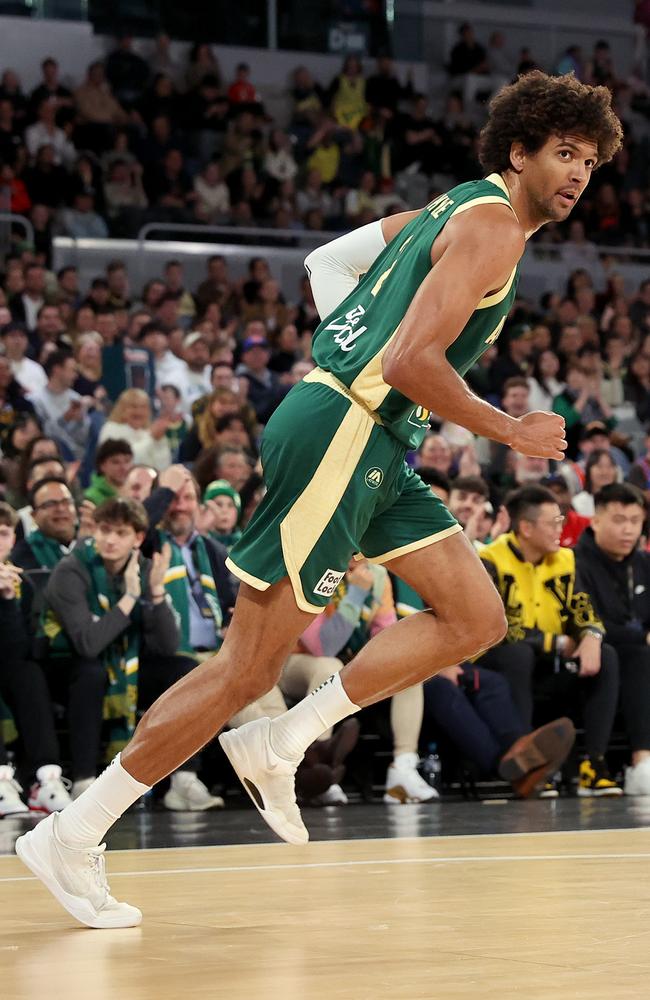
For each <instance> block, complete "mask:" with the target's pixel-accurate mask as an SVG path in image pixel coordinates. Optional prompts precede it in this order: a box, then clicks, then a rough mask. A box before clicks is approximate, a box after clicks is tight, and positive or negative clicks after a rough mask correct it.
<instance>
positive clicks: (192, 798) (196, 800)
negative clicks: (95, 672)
mask: <svg viewBox="0 0 650 1000" xmlns="http://www.w3.org/2000/svg"><path fill="white" fill-rule="evenodd" d="M199 513H200V511H199V495H198V492H197V486H196V483H195V482H193V481H192V480H191V479H189V480H188V481H187V482H186V483H185V485H184V486H183V488H182V489H181V490H179V492H178V493H177V495H176V497H175V499H174V500H173V502H172V504H171V506H170V507H169V509H168V511H167V514H166V516H165V519H164V521H163V525H162V532H161V534H160V540H161V542H165V541H166V542H167V543H168V544H169V545H170V548H171V560H170V573H169V577H168V580H167V582H166V590H167V594H168V600H169V601H170V603H171V606H172V607H173V609H174V612H175V614H176V616H177V618H178V620H179V623H180V633H181V634H180V643H179V647H178V653H177V655H176V656H175V657H174V658H173V661H169V662H168V663H167V664H163V669H166V670H167V671H168V673H169V677H168V683H166V684H165V686H169V684H171V683H173V682H174V681H175V680H176V679H178V678H179V677H182V676H184V675H185V674H187V673H188V672H189V671H190V670H192V669H193V668H194V667H195V666H196V665H197V663H201V662H202V661H203V660H205V659H207V658H208V657H209V656H212V655H213V654H214V652H215V650H216V649H218V648H219V646H220V645H221V629H222V623H223V621H228V619H229V615H230V611H231V608H232V605H233V604H234V594H233V591H232V586H231V582H230V577H229V574H228V572H227V570H226V567H225V559H226V550H225V549H224V548H223V546H221V545H219V544H218V543H216V542H214V541H212V540H211V539H209V538H203V537H202V536H201V535H200V534H199V533H198V531H197V523H198V517H199ZM157 669H158V670H159V669H160V664H157ZM198 769H199V759H198V758H197V757H195V758H193V759H192V760H190V761H187V762H186V763H185V764H184V765H183V768H182V769H181V770H180V771H179V772H177V774H175V775H174V776H172V781H171V787H170V790H169V792H168V793H167V795H166V796H165V800H164V801H165V806H166V807H167V808H168V809H173V810H176V809H181V810H182V809H192V810H204V809H211V808H214V807H215V806H223V799H220V798H215V797H212V796H210V795H209V793H208V790H207V788H205V786H204V785H203V784H202V783H201V782H200V781H199V779H198V776H197V771H198Z"/></svg>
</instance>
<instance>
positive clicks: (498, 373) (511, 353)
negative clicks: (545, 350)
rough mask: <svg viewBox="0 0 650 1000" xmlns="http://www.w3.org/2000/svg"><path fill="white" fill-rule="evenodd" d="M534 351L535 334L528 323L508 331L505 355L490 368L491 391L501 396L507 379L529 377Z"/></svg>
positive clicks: (520, 324)
mask: <svg viewBox="0 0 650 1000" xmlns="http://www.w3.org/2000/svg"><path fill="white" fill-rule="evenodd" d="M532 350H533V332H532V329H531V327H530V326H529V325H528V324H527V323H517V324H515V325H514V326H511V327H510V329H508V330H506V347H505V353H503V354H502V355H500V357H498V358H497V360H496V361H495V362H494V364H493V365H492V367H491V368H490V380H491V383H490V389H491V391H492V392H493V393H494V394H495V395H497V396H500V395H501V391H502V389H503V384H504V382H505V381H506V379H509V378H513V377H514V376H516V375H517V376H523V377H524V378H525V377H526V376H527V375H528V372H529V368H530V360H529V359H530V356H531V354H532Z"/></svg>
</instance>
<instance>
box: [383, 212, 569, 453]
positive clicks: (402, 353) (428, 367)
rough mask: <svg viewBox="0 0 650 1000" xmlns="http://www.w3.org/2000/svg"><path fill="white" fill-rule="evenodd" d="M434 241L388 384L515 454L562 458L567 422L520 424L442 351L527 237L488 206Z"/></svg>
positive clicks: (388, 361) (393, 353) (527, 420)
mask: <svg viewBox="0 0 650 1000" xmlns="http://www.w3.org/2000/svg"><path fill="white" fill-rule="evenodd" d="M443 237H444V238H443V240H441V241H436V244H435V246H434V250H433V254H434V256H433V258H432V259H433V262H434V266H433V268H432V270H431V272H430V273H429V275H428V276H427V278H425V280H424V281H423V282H422V284H421V286H420V288H419V290H418V292H417V294H416V295H415V297H414V299H413V302H412V303H411V305H410V307H409V309H408V310H407V312H406V315H405V316H404V320H403V322H402V324H401V326H400V328H399V332H398V333H397V335H396V337H395V338H394V340H393V341H392V342H391V343H390V345H389V346H388V349H387V350H386V353H385V355H384V360H383V375H384V378H385V380H386V381H387V382H388V383H389V384H390V385H392V386H393V387H394V388H395V389H398V390H399V391H400V392H401V393H403V394H404V395H405V396H407V397H408V398H409V399H412V400H414V401H415V402H417V403H419V404H421V405H422V406H424V407H426V408H427V409H429V410H432V411H433V412H434V413H436V414H437V415H438V416H439V417H442V418H443V419H446V420H453V421H454V422H455V423H458V424H462V426H463V427H467V428H468V430H471V431H472V432H473V433H475V434H481V435H483V436H484V437H488V438H492V439H493V440H494V441H500V442H502V443H503V444H508V445H510V446H511V447H512V448H514V449H515V450H516V451H521V452H523V453H524V454H526V455H534V456H537V457H541V458H554V459H561V458H563V457H564V449H565V447H566V444H565V438H564V421H563V419H562V418H561V417H559V416H558V415H557V414H549V413H530V414H527V415H526V416H525V417H521V418H519V419H517V418H513V417H509V416H508V415H507V414H506V413H503V412H502V411H501V410H497V409H496V408H495V407H494V406H491V405H490V404H489V403H487V402H485V400H483V399H480V398H479V397H478V396H476V395H474V393H473V392H472V391H471V390H470V389H469V387H468V385H467V383H466V382H465V381H464V380H463V379H462V378H461V377H460V375H458V374H457V372H456V371H455V370H454V369H453V368H452V366H451V365H450V364H449V362H448V361H447V359H446V351H447V349H448V348H449V347H450V345H451V344H453V342H454V341H455V340H456V338H457V337H458V336H459V334H460V333H461V331H462V330H463V329H464V327H465V326H466V324H467V323H468V321H469V319H470V317H471V315H472V313H473V312H474V311H475V309H476V307H477V305H478V303H479V302H480V301H481V299H483V298H485V296H487V295H489V294H490V293H494V292H496V291H498V290H499V289H501V288H502V287H503V286H504V285H505V284H506V282H507V281H508V280H509V278H510V275H511V274H512V271H513V268H514V267H516V265H517V263H518V261H519V259H520V258H521V256H522V254H523V251H524V246H525V238H524V233H523V230H522V228H521V226H520V225H519V223H518V222H517V220H516V219H515V217H514V215H513V214H512V212H511V211H510V209H509V208H507V207H506V206H504V207H501V206H500V205H496V206H495V205H486V206H484V207H477V208H475V209H472V211H470V212H465V213H463V214H462V215H459V216H457V217H456V218H455V219H452V220H451V221H450V222H449V224H448V226H447V227H445V231H444V234H443Z"/></svg>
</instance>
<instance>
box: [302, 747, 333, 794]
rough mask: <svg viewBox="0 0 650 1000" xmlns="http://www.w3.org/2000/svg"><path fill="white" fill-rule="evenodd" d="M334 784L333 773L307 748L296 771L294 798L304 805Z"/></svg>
mask: <svg viewBox="0 0 650 1000" xmlns="http://www.w3.org/2000/svg"><path fill="white" fill-rule="evenodd" d="M333 783H334V772H333V770H332V768H331V767H330V766H329V765H328V764H323V763H322V762H321V761H320V760H319V759H318V756H317V754H316V753H315V751H314V747H313V745H312V746H310V747H308V748H307V751H306V753H305V759H304V760H303V761H302V763H301V764H300V765H299V767H298V770H297V771H296V798H297V799H298V801H299V802H300V803H301V804H303V805H306V804H307V803H310V802H312V801H314V800H315V799H317V798H318V796H319V795H322V794H323V792H326V791H327V789H328V788H329V787H330V785H332V784H333Z"/></svg>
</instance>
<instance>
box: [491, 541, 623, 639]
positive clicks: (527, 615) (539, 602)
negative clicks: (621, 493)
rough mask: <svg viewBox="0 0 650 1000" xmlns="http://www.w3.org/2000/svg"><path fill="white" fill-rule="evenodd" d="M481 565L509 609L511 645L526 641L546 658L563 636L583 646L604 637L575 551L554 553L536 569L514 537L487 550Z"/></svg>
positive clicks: (508, 636) (497, 542)
mask: <svg viewBox="0 0 650 1000" xmlns="http://www.w3.org/2000/svg"><path fill="white" fill-rule="evenodd" d="M481 559H482V560H483V563H484V565H485V568H486V569H487V571H488V572H489V574H490V576H491V577H492V579H493V580H494V583H495V584H496V587H497V589H498V591H499V593H500V594H501V598H502V600H503V603H504V606H505V609H506V617H507V619H508V634H507V637H506V640H505V641H506V642H519V641H521V640H525V641H526V642H529V643H531V644H533V645H534V646H536V647H537V649H538V650H539V651H540V652H544V653H554V652H555V640H556V638H557V636H559V635H570V636H571V638H573V639H575V640H576V641H579V640H580V638H581V637H582V635H583V634H584V632H585V631H586V630H591V631H592V632H600V633H601V634H602V633H604V631H605V629H604V627H603V624H602V622H601V621H600V619H599V618H598V615H597V614H596V612H595V611H594V608H593V605H592V603H591V598H590V596H589V594H587V593H585V592H584V590H582V588H581V586H580V581H579V580H576V565H575V556H574V553H573V549H559V550H558V551H557V552H552V553H550V554H549V555H547V556H545V557H544V559H543V560H542V562H541V563H539V564H538V565H537V566H534V565H533V564H532V563H530V562H526V560H525V559H524V557H523V554H522V552H521V550H520V548H519V546H518V544H517V536H516V535H515V534H514V532H509V533H508V534H505V535H501V536H500V537H499V538H497V540H496V541H494V542H491V543H490V544H489V545H486V546H485V548H484V549H483V550H482V551H481Z"/></svg>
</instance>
